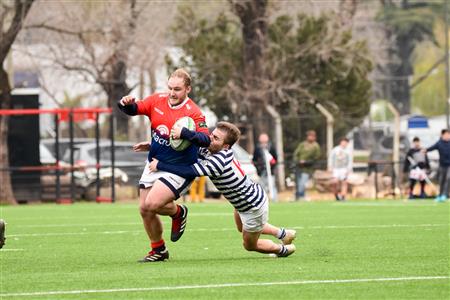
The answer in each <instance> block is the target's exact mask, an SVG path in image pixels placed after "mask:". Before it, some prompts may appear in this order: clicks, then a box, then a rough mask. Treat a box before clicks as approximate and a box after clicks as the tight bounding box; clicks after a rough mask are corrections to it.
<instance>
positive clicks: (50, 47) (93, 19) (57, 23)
mask: <svg viewBox="0 0 450 300" xmlns="http://www.w3.org/2000/svg"><path fill="white" fill-rule="evenodd" d="M38 4H39V6H37V8H38V9H37V12H36V13H35V14H34V15H33V24H31V25H30V26H28V27H27V28H28V29H29V30H32V32H33V34H34V35H37V36H40V37H41V40H42V37H43V36H45V37H46V39H47V40H50V42H49V43H47V44H46V45H45V47H46V50H45V51H42V53H39V54H38V55H39V57H40V58H42V59H47V60H51V61H52V62H53V63H54V64H55V65H56V66H59V67H60V68H62V69H64V70H66V71H70V72H73V73H77V74H80V75H82V77H83V78H84V81H86V82H89V83H94V84H97V85H99V86H101V88H102V89H103V91H104V92H105V94H106V96H107V105H108V106H110V107H112V108H113V110H114V114H115V116H116V119H117V131H116V132H117V134H118V135H119V137H122V138H125V137H126V136H127V135H128V132H129V130H128V121H129V118H128V117H127V116H126V115H124V114H123V113H121V112H119V110H118V107H117V105H116V103H117V101H118V100H119V99H120V98H121V97H122V96H124V95H127V94H129V93H130V91H131V90H132V89H134V87H135V86H137V85H138V84H139V83H136V84H134V83H135V82H136V80H134V82H133V81H130V76H129V73H130V71H131V70H133V68H134V69H139V70H138V71H135V73H136V76H135V77H139V75H138V74H139V73H147V72H153V71H152V70H154V68H155V65H156V61H157V60H158V58H159V56H160V53H161V51H162V50H163V49H164V46H165V45H166V43H167V42H166V40H165V39H163V35H164V33H165V28H166V25H167V22H168V21H167V20H166V19H169V20H170V11H171V9H168V8H170V6H171V5H173V4H168V5H169V7H167V5H166V9H168V11H169V12H168V13H166V14H165V15H164V14H162V13H161V9H162V6H161V5H159V6H158V5H153V4H152V3H150V2H146V1H144V2H142V1H136V0H131V1H125V0H121V1H115V2H114V3H113V4H112V3H110V2H107V1H100V2H99V1H85V2H64V1H63V2H59V3H58V2H56V3H49V2H44V1H42V2H39V3H38ZM112 16H114V17H112ZM36 42H37V41H36ZM31 55H33V54H31ZM34 55H36V54H34ZM142 83H143V82H142Z"/></svg>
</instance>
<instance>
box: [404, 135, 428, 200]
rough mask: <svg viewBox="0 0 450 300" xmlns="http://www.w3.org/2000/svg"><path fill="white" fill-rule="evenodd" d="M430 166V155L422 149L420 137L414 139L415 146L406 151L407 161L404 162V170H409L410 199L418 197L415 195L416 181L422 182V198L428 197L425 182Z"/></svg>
mask: <svg viewBox="0 0 450 300" xmlns="http://www.w3.org/2000/svg"><path fill="white" fill-rule="evenodd" d="M429 168H430V163H429V161H428V156H427V154H426V153H423V151H421V147H420V139H419V138H418V137H415V138H414V139H413V147H412V148H411V149H409V151H408V153H406V158H405V163H404V164H403V172H405V173H407V172H409V199H414V198H416V197H415V196H414V186H415V185H416V182H417V181H419V182H420V196H419V197H420V198H422V199H423V198H426V197H427V195H426V194H425V183H426V181H425V180H426V178H427V173H426V171H427V170H428V169H429Z"/></svg>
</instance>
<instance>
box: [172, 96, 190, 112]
mask: <svg viewBox="0 0 450 300" xmlns="http://www.w3.org/2000/svg"><path fill="white" fill-rule="evenodd" d="M188 100H189V97H186V99H184V100H183V102H181V103H180V104H178V105H175V106H172V105H170V100H169V99H167V104H168V105H169V107H170V108H171V109H180V108H182V107H183V106H184V105H185V104H186V102H188Z"/></svg>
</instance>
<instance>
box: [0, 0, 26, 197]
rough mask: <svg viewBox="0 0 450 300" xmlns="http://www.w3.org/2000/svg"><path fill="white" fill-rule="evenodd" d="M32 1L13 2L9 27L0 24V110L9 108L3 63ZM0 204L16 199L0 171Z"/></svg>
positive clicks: (2, 137) (2, 160) (3, 122)
mask: <svg viewBox="0 0 450 300" xmlns="http://www.w3.org/2000/svg"><path fill="white" fill-rule="evenodd" d="M32 4H33V0H26V1H22V0H15V1H14V7H13V8H11V9H12V19H11V21H10V24H9V27H8V28H6V27H3V26H6V24H7V22H2V23H1V25H2V26H0V32H1V39H0V96H1V98H0V109H7V108H11V86H10V83H9V79H8V73H7V72H6V71H5V69H4V68H3V62H4V61H5V59H6V56H7V55H8V53H9V50H10V49H11V46H12V44H13V43H14V40H15V39H16V37H17V34H18V33H19V31H20V29H21V28H22V24H23V21H24V19H25V17H26V16H27V14H28V12H29V11H30V8H31V5H32ZM0 144H1V145H2V146H1V147H0V166H1V168H9V155H8V117H6V116H0ZM0 203H10V204H15V203H16V199H15V198H14V194H13V191H12V186H11V176H10V173H9V172H8V171H0Z"/></svg>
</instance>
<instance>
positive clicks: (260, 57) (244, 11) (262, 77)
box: [230, 0, 268, 131]
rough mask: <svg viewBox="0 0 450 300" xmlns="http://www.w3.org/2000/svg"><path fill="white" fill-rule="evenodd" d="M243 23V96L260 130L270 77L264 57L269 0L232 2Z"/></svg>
mask: <svg viewBox="0 0 450 300" xmlns="http://www.w3.org/2000/svg"><path fill="white" fill-rule="evenodd" d="M230 3H231V4H232V8H233V10H234V12H235V14H236V15H237V16H238V17H239V19H240V21H241V24H242V38H243V45H244V49H243V67H244V80H243V82H244V83H243V89H244V90H243V97H244V98H245V100H246V101H245V103H248V111H247V117H248V118H249V119H250V121H251V122H252V124H254V125H255V126H256V128H255V129H256V131H259V129H261V128H262V127H261V124H260V121H261V120H259V119H260V118H261V116H262V115H263V114H264V113H265V105H266V104H267V103H268V95H267V93H266V92H265V91H266V89H265V86H264V84H265V82H267V80H266V79H267V74H266V72H265V66H264V55H265V51H266V48H267V16H266V11H267V0H245V1H242V0H230Z"/></svg>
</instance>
